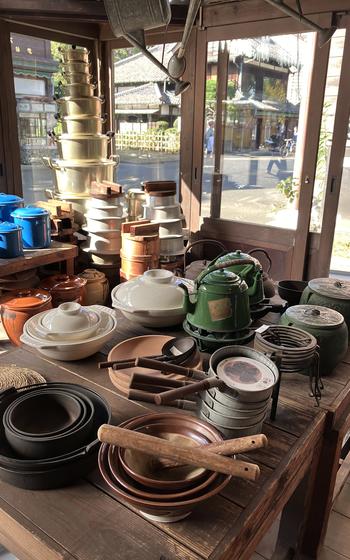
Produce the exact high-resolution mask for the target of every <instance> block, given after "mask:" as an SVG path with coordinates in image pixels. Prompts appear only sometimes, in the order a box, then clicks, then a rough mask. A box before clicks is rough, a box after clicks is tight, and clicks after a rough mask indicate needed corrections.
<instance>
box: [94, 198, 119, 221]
mask: <svg viewBox="0 0 350 560" xmlns="http://www.w3.org/2000/svg"><path fill="white" fill-rule="evenodd" d="M89 202H91V201H89ZM86 206H87V208H88V209H89V211H88V212H87V214H86V218H88V217H89V218H92V219H93V220H105V219H108V218H121V217H122V215H123V211H124V208H123V206H122V205H121V204H119V205H118V206H105V207H104V208H93V207H92V206H91V205H90V204H87V205H86Z"/></svg>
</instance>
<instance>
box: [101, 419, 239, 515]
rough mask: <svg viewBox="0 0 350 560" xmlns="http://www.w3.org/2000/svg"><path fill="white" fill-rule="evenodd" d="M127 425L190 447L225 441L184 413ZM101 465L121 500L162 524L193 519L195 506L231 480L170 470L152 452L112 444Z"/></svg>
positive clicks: (191, 470)
mask: <svg viewBox="0 0 350 560" xmlns="http://www.w3.org/2000/svg"><path fill="white" fill-rule="evenodd" d="M122 427H123V428H126V429H129V430H136V431H138V432H142V433H147V434H149V435H153V436H156V437H159V438H163V439H166V440H169V441H172V442H173V443H179V444H180V445H186V446H197V445H198V444H199V445H200V444H203V445H205V444H208V443H212V442H220V441H222V436H221V435H220V434H219V432H218V431H217V430H215V428H213V427H211V426H210V425H208V424H207V423H205V422H202V421H201V420H199V419H196V418H192V417H190V416H187V415H181V414H169V413H160V414H146V415H143V416H139V417H137V418H133V419H132V420H128V421H126V422H124V423H123V424H122ZM99 467H100V471H101V474H102V476H103V478H104V480H105V481H106V483H107V484H108V486H109V487H110V489H111V490H112V492H113V493H114V494H115V496H116V497H117V498H118V499H120V500H123V501H125V502H126V503H127V504H128V505H130V506H132V507H135V508H136V509H138V510H139V512H140V513H141V515H143V516H144V517H146V518H147V519H150V520H152V521H157V522H160V523H172V522H175V521H179V520H180V519H184V518H185V517H188V516H189V515H190V514H191V512H192V511H193V510H194V509H195V507H197V506H198V505H199V504H202V503H203V502H205V501H206V500H208V499H209V498H211V497H212V496H215V495H216V494H218V493H219V492H221V491H222V490H223V489H224V487H225V486H226V485H227V484H228V482H229V481H230V478H231V477H230V476H228V475H222V474H218V473H214V472H212V471H208V470H205V469H203V468H199V467H193V466H189V465H186V466H181V467H180V466H179V467H175V468H173V467H172V468H171V469H170V470H168V471H167V470H166V469H162V468H161V466H160V464H159V462H158V461H157V460H155V459H154V458H152V457H150V456H149V455H146V454H144V453H141V452H139V451H132V450H129V449H128V450H125V449H122V448H120V447H115V446H111V445H107V444H103V445H102V446H101V449H100V453H99Z"/></svg>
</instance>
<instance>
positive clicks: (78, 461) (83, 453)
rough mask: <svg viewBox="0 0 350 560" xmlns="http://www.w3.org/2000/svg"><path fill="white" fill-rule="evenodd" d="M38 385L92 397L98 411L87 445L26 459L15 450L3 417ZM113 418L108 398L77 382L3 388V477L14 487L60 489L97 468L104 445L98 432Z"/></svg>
mask: <svg viewBox="0 0 350 560" xmlns="http://www.w3.org/2000/svg"><path fill="white" fill-rule="evenodd" d="M38 387H48V388H54V389H61V390H64V391H67V392H69V393H70V394H76V395H78V396H80V397H87V398H89V399H90V400H91V402H92V404H93V406H94V409H95V414H94V419H93V425H92V428H91V432H90V435H89V438H88V442H87V444H86V445H85V446H83V447H80V448H79V449H76V450H74V451H72V452H70V453H66V454H64V455H60V456H55V457H51V458H50V459H37V460H35V459H32V460H30V459H22V458H21V457H18V455H16V454H15V453H14V451H13V450H12V449H11V447H10V446H9V445H8V443H7V442H6V439H5V437H4V428H3V425H2V422H1V419H2V416H3V414H4V411H5V410H6V408H7V407H8V406H9V404H11V402H13V401H14V400H15V399H16V398H17V397H18V395H21V394H23V393H24V392H29V391H34V390H37V389H38ZM110 420H111V409H110V406H109V404H108V403H107V402H106V400H105V399H104V398H103V397H101V396H100V395H99V394H98V393H96V392H95V391H92V390H91V389H88V388H86V387H82V386H80V385H76V384H73V383H49V384H46V385H44V384H43V385H37V386H33V387H29V388H25V389H17V390H16V389H14V388H12V389H7V390H6V391H3V392H2V393H0V479H2V480H4V481H6V482H9V483H10V484H13V485H14V486H18V487H20V488H27V489H31V490H40V489H48V488H58V487H60V486H65V485H67V484H70V483H72V482H74V480H76V479H77V478H79V477H80V476H84V475H86V474H87V473H88V472H89V471H90V470H92V469H93V468H94V467H96V465H97V453H98V450H99V447H100V442H99V440H98V439H97V431H98V428H99V427H100V426H101V424H105V423H109V422H110Z"/></svg>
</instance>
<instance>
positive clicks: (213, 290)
mask: <svg viewBox="0 0 350 560" xmlns="http://www.w3.org/2000/svg"><path fill="white" fill-rule="evenodd" d="M238 263H240V264H242V265H245V264H250V261H248V260H245V261H244V260H237V259H232V260H227V261H225V262H223V263H218V264H214V265H213V266H210V267H208V268H207V270H205V271H203V272H202V273H201V274H200V275H199V276H198V278H197V279H196V280H195V283H194V292H193V293H191V294H189V293H188V290H187V288H186V286H184V285H183V288H184V290H185V297H186V306H187V310H188V313H187V315H186V319H185V321H184V324H183V327H184V329H185V331H186V332H187V333H188V334H189V335H190V336H193V337H194V338H195V339H196V341H197V344H198V346H199V349H200V350H202V351H213V350H216V349H217V348H220V347H222V346H226V345H227V344H246V343H247V342H249V340H251V339H252V338H253V336H254V333H253V331H252V330H251V329H250V324H251V316H250V308H249V296H248V286H247V284H246V282H245V281H244V280H242V279H241V278H240V277H239V276H238V275H237V274H234V273H233V272H230V270H228V268H229V267H230V266H235V265H236V264H238Z"/></svg>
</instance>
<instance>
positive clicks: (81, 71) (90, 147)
mask: <svg viewBox="0 0 350 560" xmlns="http://www.w3.org/2000/svg"><path fill="white" fill-rule="evenodd" d="M61 53H62V68H63V75H64V76H65V79H66V82H67V83H66V84H65V85H63V86H62V87H63V90H64V93H65V96H64V97H61V98H59V99H57V100H56V101H57V105H58V113H57V115H56V117H57V120H58V122H59V123H60V125H61V129H62V133H60V134H56V133H55V132H53V133H51V137H52V138H53V140H54V141H55V142H56V144H57V150H58V155H59V158H58V159H56V160H52V159H51V158H44V159H45V163H46V164H47V165H48V167H50V168H51V169H52V171H53V176H54V187H55V198H58V199H61V200H67V201H69V202H72V203H76V204H78V205H79V206H81V207H82V209H83V210H84V211H85V210H86V202H87V200H88V199H89V196H90V188H91V183H92V182H93V181H97V182H102V181H113V179H114V170H115V167H116V165H117V162H116V161H115V159H116V156H109V157H108V148H109V144H111V145H112V142H113V135H114V134H113V133H112V132H109V133H107V134H103V125H104V122H105V120H104V118H103V116H102V110H103V99H101V98H100V97H97V96H96V95H95V88H96V86H95V85H94V84H92V83H91V78H92V76H91V73H90V64H89V51H88V50H87V49H84V48H75V46H74V45H73V46H72V47H69V48H66V49H63V50H62V51H61ZM111 151H112V152H113V149H112V150H111Z"/></svg>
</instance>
